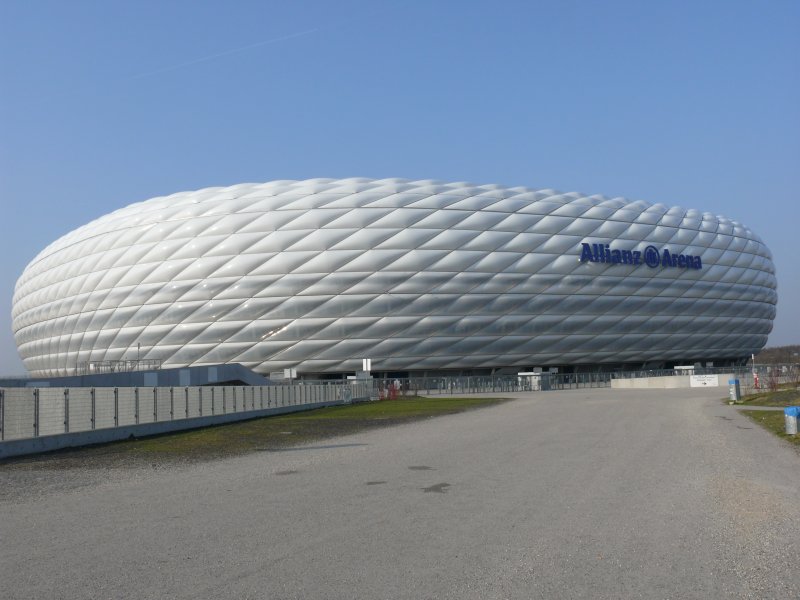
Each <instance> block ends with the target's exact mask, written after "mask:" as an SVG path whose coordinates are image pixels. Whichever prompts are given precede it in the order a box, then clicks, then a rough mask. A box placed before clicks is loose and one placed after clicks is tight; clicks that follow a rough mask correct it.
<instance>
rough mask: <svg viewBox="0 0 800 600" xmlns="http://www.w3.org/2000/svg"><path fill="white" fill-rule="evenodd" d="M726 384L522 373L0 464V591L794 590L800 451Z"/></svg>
mask: <svg viewBox="0 0 800 600" xmlns="http://www.w3.org/2000/svg"><path fill="white" fill-rule="evenodd" d="M723 396H724V390H723V392H717V391H716V390H713V391H712V390H624V391H623V390H619V391H618V390H610V389H600V390H597V389H593V390H576V391H565V392H547V393H538V394H527V395H522V396H521V397H519V398H518V399H516V400H515V401H513V402H510V403H506V404H503V405H500V406H496V407H492V408H488V409H483V410H478V411H473V412H470V413H464V414H460V415H455V416H450V417H443V418H436V419H429V420H426V421H423V422H419V423H415V424H411V425H404V426H401V427H396V428H392V429H385V430H375V431H371V432H366V433H363V434H359V435H355V436H349V437H342V438H336V439H333V440H328V441H326V442H323V443H319V444H315V445H313V446H310V447H305V448H295V449H292V450H289V451H282V452H259V453H257V454H254V455H250V456H246V457H241V458H235V459H228V460H221V461H216V462H211V463H205V464H199V465H194V466H191V467H181V468H169V469H154V470H152V471H149V470H148V471H141V470H137V471H125V470H122V471H100V472H92V473H86V472H82V471H83V470H82V469H79V470H77V471H75V472H68V473H63V472H62V473H48V472H47V471H41V470H37V471H36V472H35V473H33V472H32V473H30V474H28V475H29V478H28V479H27V480H25V481H26V483H25V485H24V486H20V485H19V482H20V481H21V480H20V479H19V478H20V476H24V475H25V473H22V474H21V473H19V472H16V471H14V472H12V471H11V470H8V469H5V470H4V469H3V468H2V467H0V486H11V487H12V492H11V493H9V494H7V495H6V496H5V497H6V500H4V501H3V502H1V503H0V511H1V512H0V514H1V515H2V517H0V597H2V598H5V599H14V598H25V599H28V598H312V599H313V598H326V599H329V598H333V599H336V598H343V599H344V598H346V599H351V598H370V599H371V598H454V599H455V598H457V599H465V598H467V599H469V598H475V599H486V598H520V599H522V598H593V599H595V598H797V597H800V577H798V571H797V567H798V565H800V477H799V475H800V453H798V451H797V450H796V449H795V448H793V447H791V446H790V445H788V444H786V443H785V442H782V441H780V440H778V439H777V438H775V437H773V436H772V435H771V434H769V433H768V432H767V431H764V430H762V429H761V428H759V427H758V426H756V425H754V424H753V423H752V422H751V421H749V420H748V419H746V418H745V417H744V416H742V415H740V414H739V413H738V411H737V409H736V408H734V407H731V406H728V405H725V404H722V403H721V402H720V398H721V397H723ZM70 482H73V484H70ZM6 489H7V490H8V487H7V488H6Z"/></svg>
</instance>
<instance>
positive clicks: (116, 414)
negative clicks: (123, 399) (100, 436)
mask: <svg viewBox="0 0 800 600" xmlns="http://www.w3.org/2000/svg"><path fill="white" fill-rule="evenodd" d="M114 427H119V388H114Z"/></svg>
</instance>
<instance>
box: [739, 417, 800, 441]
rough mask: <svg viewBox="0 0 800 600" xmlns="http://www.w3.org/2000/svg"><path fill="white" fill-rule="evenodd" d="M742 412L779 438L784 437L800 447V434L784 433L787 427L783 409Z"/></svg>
mask: <svg viewBox="0 0 800 600" xmlns="http://www.w3.org/2000/svg"><path fill="white" fill-rule="evenodd" d="M740 412H741V413H742V414H743V415H745V416H747V417H749V418H751V419H752V420H753V421H755V422H756V423H758V424H759V425H761V426H762V427H763V428H764V429H767V430H769V431H771V432H772V433H774V434H775V435H777V436H778V437H779V438H783V439H784V440H786V441H788V442H791V443H792V444H795V445H796V446H798V447H800V435H786V433H784V432H785V431H786V429H785V422H784V418H783V411H782V410H742V411H740Z"/></svg>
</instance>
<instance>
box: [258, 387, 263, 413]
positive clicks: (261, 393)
mask: <svg viewBox="0 0 800 600" xmlns="http://www.w3.org/2000/svg"><path fill="white" fill-rule="evenodd" d="M258 394H259V397H260V398H261V410H264V386H263V385H260V386H258Z"/></svg>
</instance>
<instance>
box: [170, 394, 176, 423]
mask: <svg viewBox="0 0 800 600" xmlns="http://www.w3.org/2000/svg"><path fill="white" fill-rule="evenodd" d="M174 419H175V388H174V387H172V386H170V388H169V420H170V421H172V420H174Z"/></svg>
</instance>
